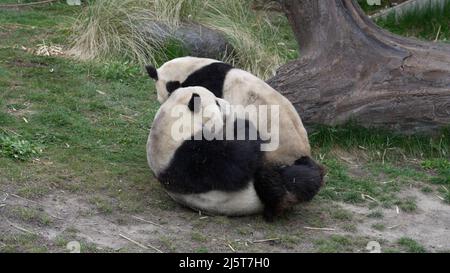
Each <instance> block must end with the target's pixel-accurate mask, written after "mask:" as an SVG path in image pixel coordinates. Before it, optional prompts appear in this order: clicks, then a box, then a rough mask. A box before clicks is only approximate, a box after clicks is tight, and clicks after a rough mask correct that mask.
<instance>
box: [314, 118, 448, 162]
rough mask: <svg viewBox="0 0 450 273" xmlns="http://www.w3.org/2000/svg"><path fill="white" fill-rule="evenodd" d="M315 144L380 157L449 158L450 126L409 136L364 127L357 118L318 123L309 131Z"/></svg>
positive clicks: (326, 149) (323, 149)
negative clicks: (341, 122)
mask: <svg viewBox="0 0 450 273" xmlns="http://www.w3.org/2000/svg"><path fill="white" fill-rule="evenodd" d="M309 137H310V141H311V144H312V146H313V147H314V148H316V149H321V150H322V152H326V151H329V150H330V149H331V148H333V147H336V146H339V147H342V148H344V149H351V148H357V149H360V150H362V151H369V152H371V154H372V156H374V157H378V158H379V159H383V158H384V159H385V160H389V159H393V160H396V159H398V158H400V157H402V156H409V157H411V156H412V157H417V158H430V159H434V158H448V155H449V154H450V129H444V130H443V131H442V132H441V133H440V134H438V135H437V136H436V137H429V136H424V135H411V136H405V135H400V134H396V133H393V132H390V131H388V130H384V129H377V128H364V127H362V126H360V125H358V124H356V123H355V122H349V123H346V124H344V125H339V126H334V127H331V126H316V127H314V128H313V131H312V132H311V133H310V134H309Z"/></svg>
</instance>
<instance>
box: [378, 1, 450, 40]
mask: <svg viewBox="0 0 450 273" xmlns="http://www.w3.org/2000/svg"><path fill="white" fill-rule="evenodd" d="M376 23H377V24H378V25H379V26H381V27H382V28H385V29H388V30H389V31H391V32H394V33H396V34H399V35H403V36H414V37H417V38H421V39H425V40H435V39H436V38H437V39H438V40H441V41H448V40H449V39H450V0H446V1H444V2H443V4H442V5H440V4H438V5H433V4H432V3H431V2H430V3H428V4H427V5H426V6H425V8H422V9H419V8H415V9H412V10H410V11H406V12H404V13H403V14H402V15H401V16H396V14H395V13H394V12H392V13H391V14H389V15H388V16H387V17H385V18H380V19H379V20H377V22H376Z"/></svg>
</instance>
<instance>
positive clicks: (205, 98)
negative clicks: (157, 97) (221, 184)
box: [147, 87, 264, 215]
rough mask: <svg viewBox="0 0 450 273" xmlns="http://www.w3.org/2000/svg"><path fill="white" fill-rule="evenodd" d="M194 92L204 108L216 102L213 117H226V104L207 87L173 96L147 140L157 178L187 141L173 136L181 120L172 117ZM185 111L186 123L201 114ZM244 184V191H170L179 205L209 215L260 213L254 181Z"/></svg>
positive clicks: (197, 129) (197, 127)
mask: <svg viewBox="0 0 450 273" xmlns="http://www.w3.org/2000/svg"><path fill="white" fill-rule="evenodd" d="M194 93H195V94H198V95H199V96H200V101H201V105H202V107H206V106H208V105H214V106H216V102H217V103H218V104H219V105H217V109H215V110H216V111H215V112H214V113H213V117H212V118H215V119H222V120H223V119H224V118H225V116H224V113H223V112H222V109H224V108H225V107H226V104H227V102H226V101H224V100H222V99H220V98H216V97H215V96H214V95H213V94H212V93H211V92H209V91H208V90H206V89H205V88H202V87H187V88H181V89H180V90H179V91H178V92H177V93H176V94H173V96H171V97H170V99H168V100H167V101H165V102H164V103H163V104H162V106H161V108H160V109H159V110H158V112H157V113H156V116H155V119H154V121H153V125H152V129H151V132H150V134H149V137H148V141H147V160H148V162H149V165H150V168H151V169H152V170H153V172H154V173H155V175H156V176H157V177H159V176H160V174H161V173H162V172H163V171H164V170H165V169H166V168H167V167H168V166H169V165H170V162H171V160H172V158H173V157H174V154H175V152H176V151H177V149H178V148H179V147H180V146H181V145H182V143H183V142H184V141H185V140H177V139H174V138H173V137H172V136H171V126H172V125H173V123H174V122H175V120H176V119H177V118H178V117H173V116H172V115H171V111H172V109H173V108H174V107H175V106H177V105H186V106H187V105H188V103H189V101H190V99H191V98H192V95H193V94H194ZM221 108H222V109H221ZM213 109H214V107H213ZM185 111H186V113H185V114H183V115H182V117H183V118H184V120H183V123H191V121H192V119H191V114H199V113H194V112H192V111H191V110H190V109H189V108H188V107H186V108H185ZM199 121H200V120H199ZM205 122H206V120H204V119H203V120H201V122H200V123H197V124H194V126H193V128H192V131H191V133H190V134H192V135H193V134H196V133H198V132H200V131H201V130H202V124H204V123H205ZM185 160H189V158H185ZM244 184H245V185H244V186H243V187H242V189H240V190H238V191H232V192H230V191H220V190H211V191H208V192H202V193H177V192H173V191H172V192H171V191H169V190H168V191H167V192H168V194H169V196H170V197H172V199H174V200H175V201H177V202H178V203H181V204H183V205H185V206H188V207H190V208H192V209H194V210H199V211H203V212H206V213H210V214H223V215H247V214H254V213H259V212H261V211H262V210H263V207H264V206H263V204H262V202H261V200H260V199H259V198H258V196H257V193H256V191H255V188H254V184H253V180H252V179H250V180H248V181H245V183H244Z"/></svg>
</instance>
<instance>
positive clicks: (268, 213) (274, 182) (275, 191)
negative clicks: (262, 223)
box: [255, 166, 287, 222]
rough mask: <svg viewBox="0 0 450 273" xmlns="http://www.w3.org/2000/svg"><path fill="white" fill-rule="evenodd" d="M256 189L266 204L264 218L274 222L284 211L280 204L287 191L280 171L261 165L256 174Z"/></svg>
mask: <svg viewBox="0 0 450 273" xmlns="http://www.w3.org/2000/svg"><path fill="white" fill-rule="evenodd" d="M255 190H256V193H257V194H258V197H259V198H260V199H261V201H262V203H263V204H264V212H263V216H264V219H265V220H266V221H268V222H272V221H273V220H274V218H275V217H276V216H277V215H279V214H280V213H281V212H282V211H281V208H280V204H281V203H282V202H283V199H284V197H285V195H286V193H287V192H286V189H285V188H284V185H283V181H282V177H281V175H280V173H279V172H278V171H277V170H276V169H275V168H272V167H267V166H265V167H261V168H260V169H259V170H258V171H257V172H256V174H255Z"/></svg>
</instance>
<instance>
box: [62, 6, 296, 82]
mask: <svg viewBox="0 0 450 273" xmlns="http://www.w3.org/2000/svg"><path fill="white" fill-rule="evenodd" d="M252 4H253V1H252V0H226V1H223V0H96V1H90V2H88V5H87V7H86V8H85V10H84V11H83V12H82V14H81V15H80V17H79V20H78V21H77V23H76V25H75V27H74V36H73V37H72V41H73V45H72V48H71V50H70V53H72V54H73V55H74V56H76V57H78V58H80V59H109V58H126V59H128V60H131V61H134V62H137V63H139V64H144V63H153V64H156V65H159V64H161V63H162V62H165V61H167V60H169V59H170V58H173V57H178V56H177V55H186V54H189V52H186V51H185V50H183V48H182V45H181V42H180V41H178V40H176V39H175V38H173V39H158V38H157V37H156V38H154V37H152V38H151V39H149V34H148V33H146V32H145V31H144V30H143V29H142V27H141V26H142V24H143V23H147V24H148V23H149V22H160V23H164V25H165V26H167V27H168V30H167V32H168V33H167V34H168V35H171V32H172V31H173V30H174V29H175V28H176V27H177V26H179V25H180V24H183V23H185V22H195V23H199V24H201V25H204V26H206V27H209V28H212V29H215V30H218V31H221V32H223V33H224V35H225V37H226V38H227V39H228V41H229V43H230V44H231V45H232V47H233V49H234V51H233V52H232V53H230V54H228V55H226V56H224V58H223V59H224V60H226V61H228V62H231V63H233V64H234V65H236V66H238V67H241V68H243V69H246V70H249V71H251V72H253V73H255V74H256V75H258V76H260V77H262V78H268V77H270V76H272V75H273V73H274V71H275V70H276V68H278V66H279V65H280V64H282V63H285V62H286V61H287V60H288V59H291V58H295V57H296V56H297V51H296V49H297V45H296V44H295V40H294V39H293V36H292V35H293V34H292V32H291V30H290V28H289V27H288V24H287V20H286V18H285V17H284V15H283V14H281V13H274V12H271V11H268V10H266V9H264V8H262V9H258V10H255V9H253V8H252Z"/></svg>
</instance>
